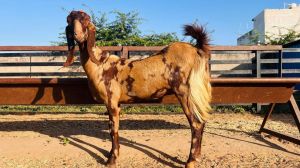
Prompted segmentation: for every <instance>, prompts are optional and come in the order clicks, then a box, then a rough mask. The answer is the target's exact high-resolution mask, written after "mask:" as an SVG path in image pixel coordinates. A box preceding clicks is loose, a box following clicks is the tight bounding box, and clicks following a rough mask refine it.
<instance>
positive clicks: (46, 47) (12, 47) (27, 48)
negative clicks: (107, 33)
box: [0, 46, 122, 51]
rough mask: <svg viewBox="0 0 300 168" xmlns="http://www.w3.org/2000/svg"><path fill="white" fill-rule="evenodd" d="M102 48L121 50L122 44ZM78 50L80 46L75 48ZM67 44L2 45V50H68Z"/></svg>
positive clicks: (0, 47)
mask: <svg viewBox="0 0 300 168" xmlns="http://www.w3.org/2000/svg"><path fill="white" fill-rule="evenodd" d="M100 48H101V49H102V50H108V51H121V50H122V46H103V47H100ZM75 49H76V50H78V47H76V48H75ZM67 50H68V47H67V46H0V51H67Z"/></svg>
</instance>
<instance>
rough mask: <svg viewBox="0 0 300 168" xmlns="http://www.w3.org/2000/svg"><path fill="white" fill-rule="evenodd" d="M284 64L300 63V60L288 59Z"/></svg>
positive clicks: (283, 61) (284, 60)
mask: <svg viewBox="0 0 300 168" xmlns="http://www.w3.org/2000/svg"><path fill="white" fill-rule="evenodd" d="M282 63H300V58H286V59H282Z"/></svg>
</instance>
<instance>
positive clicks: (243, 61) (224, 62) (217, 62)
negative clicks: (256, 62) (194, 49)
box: [209, 60, 252, 64]
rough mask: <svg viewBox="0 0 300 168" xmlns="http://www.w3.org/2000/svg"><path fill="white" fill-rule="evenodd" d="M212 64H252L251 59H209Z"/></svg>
mask: <svg viewBox="0 0 300 168" xmlns="http://www.w3.org/2000/svg"><path fill="white" fill-rule="evenodd" d="M209 63H210V64H251V63H252V61H251V60H209Z"/></svg>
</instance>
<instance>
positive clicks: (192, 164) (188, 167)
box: [185, 161, 195, 168]
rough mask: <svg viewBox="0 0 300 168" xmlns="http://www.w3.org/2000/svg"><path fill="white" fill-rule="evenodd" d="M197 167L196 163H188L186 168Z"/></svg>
mask: <svg viewBox="0 0 300 168" xmlns="http://www.w3.org/2000/svg"><path fill="white" fill-rule="evenodd" d="M194 167H195V161H191V162H187V163H186V165H185V168H194Z"/></svg>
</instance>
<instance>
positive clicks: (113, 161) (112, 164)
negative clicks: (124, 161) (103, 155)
mask: <svg viewBox="0 0 300 168" xmlns="http://www.w3.org/2000/svg"><path fill="white" fill-rule="evenodd" d="M116 162H117V158H116V156H115V155H110V157H109V158H108V160H107V162H106V166H107V167H109V168H115V167H117V166H116Z"/></svg>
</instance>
